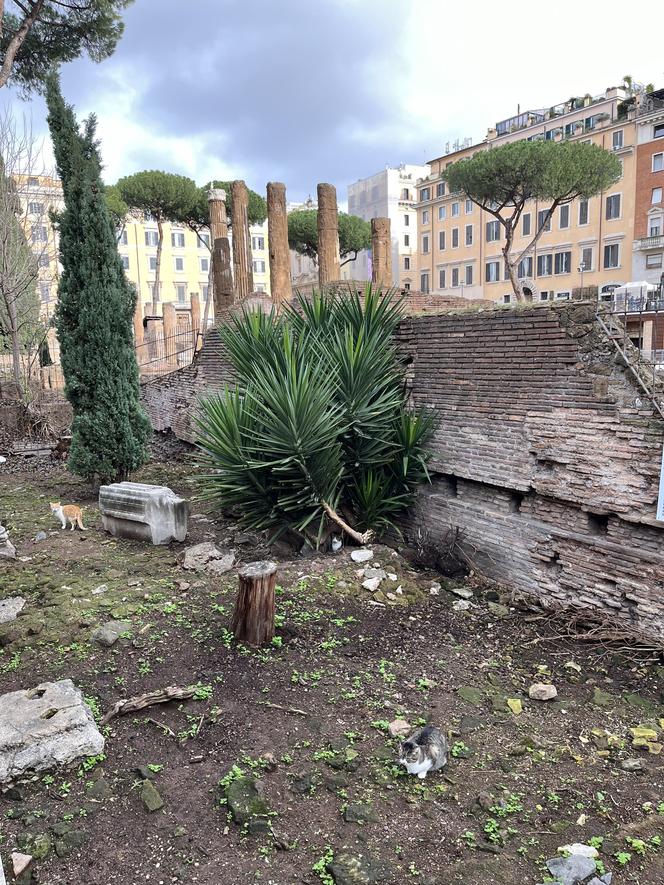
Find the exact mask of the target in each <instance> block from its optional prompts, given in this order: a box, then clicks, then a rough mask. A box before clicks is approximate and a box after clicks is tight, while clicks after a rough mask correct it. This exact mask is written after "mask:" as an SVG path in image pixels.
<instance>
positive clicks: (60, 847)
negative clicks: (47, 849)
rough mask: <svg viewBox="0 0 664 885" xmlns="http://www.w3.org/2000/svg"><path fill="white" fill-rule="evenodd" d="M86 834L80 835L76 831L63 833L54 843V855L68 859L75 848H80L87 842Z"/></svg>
mask: <svg viewBox="0 0 664 885" xmlns="http://www.w3.org/2000/svg"><path fill="white" fill-rule="evenodd" d="M87 838H88V836H87V833H81V832H78V831H76V830H71V831H70V832H67V833H64V834H63V835H62V837H61V838H60V839H56V841H55V853H56V854H57V855H58V857H69V855H70V854H71V853H72V851H73V850H74V849H75V848H80V847H81V845H83V843H84V842H85V841H86V840H87Z"/></svg>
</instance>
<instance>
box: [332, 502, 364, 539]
mask: <svg viewBox="0 0 664 885" xmlns="http://www.w3.org/2000/svg"><path fill="white" fill-rule="evenodd" d="M320 503H321V506H322V508H323V510H324V511H325V512H326V513H327V515H328V516H329V517H330V519H331V520H332V522H335V523H336V524H337V525H338V526H339V528H341V529H343V530H344V531H345V532H346V534H347V535H348V536H349V537H350V538H352V539H353V541H355V542H356V543H357V544H360V545H364V544H368V543H369V542H370V541H371V539H372V538H373V532H372V531H371V529H368V530H367V531H366V532H364V534H360V533H359V532H356V531H355V529H352V528H351V527H350V526H349V525H348V523H347V522H346V521H345V520H344V519H342V518H341V517H340V516H339V514H338V513H337V512H336V511H334V510H333V509H332V508H331V507H330V505H329V504H328V503H327V502H326V501H321V502H320Z"/></svg>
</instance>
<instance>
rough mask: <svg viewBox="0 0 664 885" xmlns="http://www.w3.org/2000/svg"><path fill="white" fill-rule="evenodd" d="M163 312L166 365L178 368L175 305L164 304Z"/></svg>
mask: <svg viewBox="0 0 664 885" xmlns="http://www.w3.org/2000/svg"><path fill="white" fill-rule="evenodd" d="M162 312H163V334H164V357H165V359H166V365H167V366H168V367H169V368H172V369H175V368H177V342H176V339H175V334H176V329H177V318H176V316H175V305H174V304H170V303H169V304H164V306H163V308H162Z"/></svg>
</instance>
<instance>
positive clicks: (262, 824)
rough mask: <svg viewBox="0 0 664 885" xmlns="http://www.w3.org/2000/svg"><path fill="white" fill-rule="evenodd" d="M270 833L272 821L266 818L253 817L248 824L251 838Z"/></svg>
mask: <svg viewBox="0 0 664 885" xmlns="http://www.w3.org/2000/svg"><path fill="white" fill-rule="evenodd" d="M269 831H270V821H269V820H268V819H267V818H266V817H252V818H251V820H250V821H249V822H248V824H247V832H248V833H249V835H250V836H260V835H262V834H263V833H268V832H269Z"/></svg>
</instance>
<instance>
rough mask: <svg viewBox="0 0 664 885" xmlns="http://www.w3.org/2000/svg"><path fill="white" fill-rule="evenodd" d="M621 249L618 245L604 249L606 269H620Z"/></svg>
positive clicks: (614, 244)
mask: <svg viewBox="0 0 664 885" xmlns="http://www.w3.org/2000/svg"><path fill="white" fill-rule="evenodd" d="M619 258H620V247H619V246H618V243H610V244H608V245H606V246H605V247H604V267H619V264H618V261H619Z"/></svg>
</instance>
